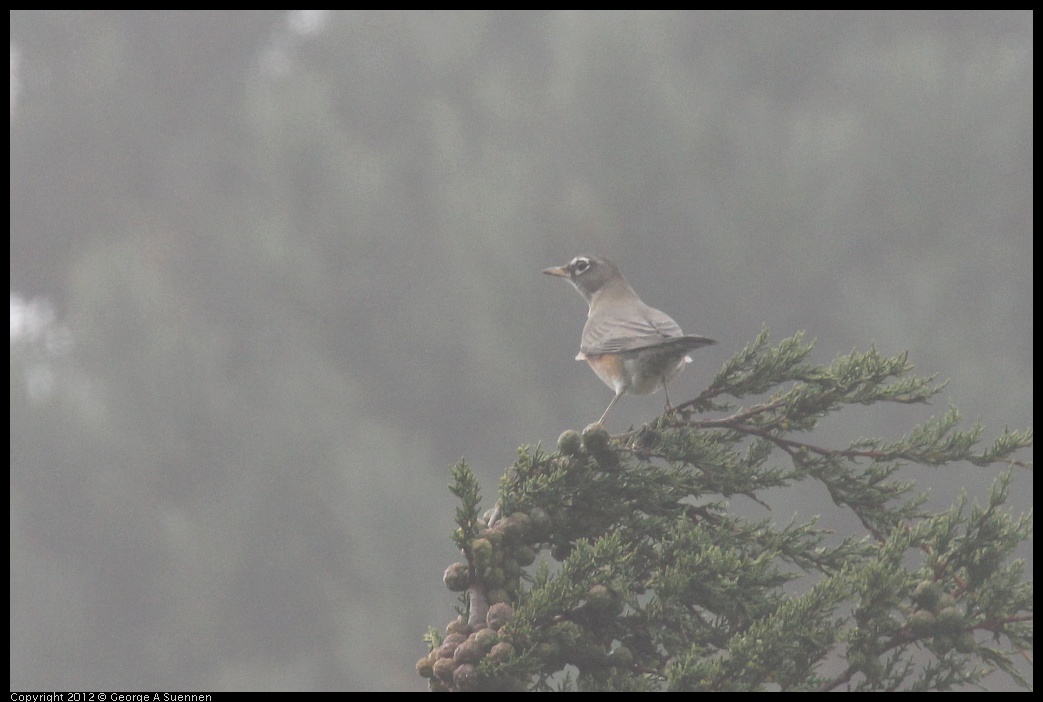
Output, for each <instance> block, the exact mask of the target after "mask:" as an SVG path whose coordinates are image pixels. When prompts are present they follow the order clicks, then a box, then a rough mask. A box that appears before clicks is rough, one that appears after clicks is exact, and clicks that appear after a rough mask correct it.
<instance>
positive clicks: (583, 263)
mask: <svg viewBox="0 0 1043 702" xmlns="http://www.w3.org/2000/svg"><path fill="white" fill-rule="evenodd" d="M572 267H573V268H574V269H575V270H576V272H577V273H583V272H584V271H586V270H587V269H588V268H590V261H589V260H588V259H586V258H577V259H576V260H575V261H573V262H572Z"/></svg>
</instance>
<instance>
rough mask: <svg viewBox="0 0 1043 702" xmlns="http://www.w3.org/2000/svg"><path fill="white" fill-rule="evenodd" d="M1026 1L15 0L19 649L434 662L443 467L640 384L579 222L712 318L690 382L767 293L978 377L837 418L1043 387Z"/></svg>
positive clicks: (592, 239)
mask: <svg viewBox="0 0 1043 702" xmlns="http://www.w3.org/2000/svg"><path fill="white" fill-rule="evenodd" d="M1032 19H1033V17H1032V14H1031V13H1028V12H1010V13H1007V12H985V13H962V12H961V13H902V14H881V13H853V12H845V13H836V14H834V13H797V12H790V13H782V14H775V13H766V12H764V13H753V14H746V13H682V14H672V13H665V14H661V13H634V14H630V13H626V14H623V13H604V14H602V13H597V14H595V13H498V12H475V13H451V14H447V13H421V12H413V13H383V12H368V13H356V12H334V13H323V12H318V11H306V12H305V11H298V12H249V13H223V12H201V13H167V12H28V11H16V12H13V13H12V14H11V680H10V684H11V687H12V689H79V690H92V689H103V690H127V689H153V688H155V689H159V688H167V689H182V690H184V689H203V690H206V689H210V690H221V689H256V690H261V689H358V690H379V689H401V690H418V689H423V688H424V687H425V685H424V681H422V680H421V679H420V678H419V677H417V676H416V673H415V671H414V668H413V665H414V663H415V661H416V659H417V658H418V657H419V656H421V655H422V654H423V653H425V652H426V648H425V647H424V645H423V643H422V642H421V635H422V634H423V632H424V631H425V630H426V628H427V627H428V625H434V626H437V627H442V626H444V625H445V623H446V622H447V621H448V620H449V619H450V618H451V616H452V615H453V612H452V606H453V604H454V602H455V597H454V596H453V595H452V594H450V593H449V592H447V591H446V590H445V588H444V587H443V586H442V583H441V576H442V571H443V569H444V568H445V567H446V566H447V565H448V564H449V563H451V562H453V561H454V560H456V559H457V553H456V552H455V550H454V549H453V547H452V543H451V541H450V539H449V533H450V531H451V529H452V528H453V523H452V518H453V509H454V506H455V504H454V501H453V499H452V497H451V496H450V495H449V493H448V491H447V490H446V488H445V486H446V484H447V482H448V480H449V466H450V465H451V464H453V463H455V462H456V461H458V460H459V459H460V458H461V457H466V459H467V460H468V462H469V463H470V464H471V465H472V466H473V468H474V469H475V471H476V473H477V474H478V475H479V477H480V479H481V481H482V486H483V494H484V495H485V506H491V504H492V501H493V499H494V494H495V491H496V487H497V480H498V478H499V476H500V475H501V474H502V473H503V471H504V469H505V468H506V467H507V466H508V465H509V464H510V463H511V462H512V461H513V459H514V456H515V455H516V450H517V447H518V446H519V445H522V444H532V445H535V444H536V443H537V442H542V444H543V446H544V447H548V448H553V445H554V441H555V440H556V438H557V436H558V434H559V433H560V432H561V431H562V430H564V429H566V428H575V429H580V428H582V427H583V426H584V425H586V424H587V423H589V422H591V421H594V420H596V419H597V417H598V416H600V414H601V412H602V410H603V409H604V408H605V406H606V405H607V404H608V401H609V399H610V398H611V394H612V393H611V391H610V390H609V389H608V388H607V387H605V386H604V385H603V384H602V383H601V382H600V381H599V380H598V379H597V378H596V377H595V376H594V374H593V373H592V372H591V371H590V369H589V368H587V366H586V365H585V364H581V363H577V362H576V361H574V360H573V356H574V355H575V354H576V351H577V349H578V345H579V335H580V330H581V328H582V325H583V321H584V318H585V314H586V306H585V304H584V303H583V301H582V299H581V298H580V297H579V296H578V295H577V294H576V292H575V291H574V290H573V289H572V288H571V287H570V286H568V285H567V284H565V283H564V282H562V281H561V280H555V279H551V278H548V277H547V276H543V275H540V271H541V270H542V269H543V268H546V267H547V266H551V265H560V264H563V263H566V262H567V261H569V260H570V259H571V258H572V257H573V256H575V255H577V254H579V253H597V254H602V255H605V256H608V257H610V258H612V259H614V260H615V261H617V262H618V263H619V265H620V267H621V268H622V270H623V272H624V273H625V274H626V275H627V277H628V279H629V281H630V283H631V284H632V285H633V287H634V288H635V289H636V290H637V291H638V293H639V294H640V295H641V296H642V298H643V299H644V300H645V301H646V302H648V303H649V304H651V305H653V306H655V307H659V308H661V309H663V310H665V311H666V312H667V313H668V314H670V315H671V316H672V317H674V318H675V319H676V320H677V321H678V323H679V324H680V325H681V326H682V328H683V329H684V330H685V331H686V332H688V333H692V334H701V335H705V336H710V337H713V338H715V339H717V340H718V341H719V345H718V346H715V347H712V348H709V349H703V350H699V351H698V352H697V353H696V354H695V357H696V359H695V363H693V364H691V365H690V366H689V367H688V371H687V372H686V373H685V374H683V375H682V376H680V377H679V378H678V379H677V380H675V381H674V383H673V384H672V385H671V397H672V399H674V401H675V402H681V401H684V400H685V399H689V398H690V397H692V396H694V394H696V393H697V392H698V390H699V389H700V388H702V387H704V386H705V385H706V383H707V382H708V381H709V379H710V378H711V377H712V376H713V374H714V373H716V372H717V370H718V369H719V368H720V366H721V363H723V362H724V360H725V359H727V358H728V357H729V356H731V355H732V354H733V353H735V352H736V351H737V350H738V349H740V348H741V347H742V346H744V345H746V344H748V343H750V342H751V341H752V339H753V338H754V336H755V335H756V334H757V333H758V332H759V331H760V330H761V328H762V326H764V325H767V326H768V327H769V328H770V330H771V332H772V335H773V338H774V339H775V340H776V341H777V340H779V339H781V338H783V337H785V336H789V335H791V334H793V333H794V332H796V331H798V330H802V329H803V330H806V331H807V334H808V336H809V337H810V338H815V339H817V346H816V349H815V352H814V354H813V360H815V361H817V362H828V361H829V360H831V359H832V358H834V357H835V356H836V355H838V354H841V353H847V352H849V351H851V350H852V349H855V348H857V349H860V350H865V349H867V348H868V347H869V345H870V344H872V343H875V344H876V346H877V348H878V349H879V350H880V351H882V352H884V353H887V354H894V353H898V352H900V351H902V350H908V351H909V353H910V359H911V361H912V362H913V363H914V364H915V365H916V367H917V372H918V373H921V374H935V373H936V374H938V375H939V378H940V379H949V380H950V381H951V384H950V386H949V388H948V389H947V390H946V391H945V393H944V394H943V395H942V396H941V397H940V398H938V399H937V400H936V401H935V402H934V404H933V405H932V406H930V407H924V406H919V407H897V408H883V407H872V408H864V409H861V408H855V409H853V410H851V411H845V412H844V417H843V418H841V419H838V420H837V421H836V422H835V423H833V424H832V425H831V427H827V428H831V429H832V430H833V431H834V432H836V434H837V435H838V436H843V437H844V438H843V440H847V439H849V438H853V437H855V436H861V435H876V436H890V437H891V438H896V437H897V436H898V435H899V434H900V433H902V432H905V431H907V430H908V429H909V427H910V426H911V425H912V423H914V422H922V421H924V420H926V419H927V418H928V417H929V416H931V415H932V414H940V413H941V412H943V411H944V410H945V408H946V407H947V405H948V404H950V403H951V404H954V405H956V406H957V407H959V408H960V409H961V411H962V412H963V413H964V415H965V417H966V420H967V421H966V422H965V425H964V428H969V427H970V425H971V424H972V423H973V422H976V421H981V422H983V423H984V424H985V425H986V435H985V436H986V438H987V439H991V438H993V437H995V436H996V435H998V434H999V433H1000V431H1001V430H1002V428H1003V427H1004V426H1005V425H1008V426H1010V427H1011V428H1012V429H1023V428H1025V427H1027V426H1029V425H1030V424H1031V423H1032V380H1033V366H1032V333H1033V323H1032V313H1033V308H1032V254H1033V251H1032V220H1033V208H1032V169H1033V158H1032V151H1033V133H1032V125H1033V111H1032V100H1033V71H1032V64H1033V31H1032ZM661 409H662V395H661V394H657V395H654V396H650V397H630V396H628V397H625V398H623V399H622V400H621V401H620V403H619V404H618V405H617V406H616V407H615V408H614V409H613V412H612V414H611V415H610V416H609V418H608V425H609V429H610V430H611V431H613V432H619V431H623V430H625V429H626V428H627V427H628V426H629V425H630V424H633V423H641V422H645V421H648V420H649V419H652V418H653V417H654V416H655V415H656V414H657V413H658V412H659V411H661ZM859 412H861V414H859ZM827 423H828V422H827ZM815 438H816V439H817V440H819V441H822V442H825V441H826V440H827V439H826V438H823V437H819V436H817V435H816V437H815ZM998 472H1000V469H999V468H997V469H990V470H981V469H975V468H972V467H969V466H957V467H952V468H945V469H936V470H919V471H917V470H916V469H910V472H909V473H908V474H907V475H911V476H912V477H914V478H915V479H917V480H919V481H921V483H922V484H923V485H925V486H930V487H931V489H932V491H933V494H934V495H935V499H934V500H933V502H932V505H933V506H935V507H938V508H940V507H944V506H947V505H949V504H950V503H951V501H952V499H953V498H954V497H955V496H956V495H957V494H958V492H959V491H960V490H961V489H963V490H966V491H967V493H968V494H969V495H970V496H972V497H977V498H979V499H981V498H982V497H983V496H984V494H985V491H986V489H987V486H988V485H989V484H990V483H991V482H992V480H993V479H994V477H995V475H996V474H997V473H998ZM1013 492H1014V493H1015V494H1014V500H1013V502H1012V507H1013V508H1014V509H1015V511H1018V512H1021V511H1025V510H1027V509H1029V508H1031V504H1032V476H1031V474H1029V473H1026V472H1024V471H1022V472H1020V473H1019V474H1018V476H1017V478H1016V482H1015V485H1014V490H1013ZM770 501H771V505H772V512H771V513H766V512H764V511H763V510H761V512H759V514H760V516H761V518H763V517H765V516H770V517H771V518H772V519H777V520H779V521H783V522H785V521H789V519H790V518H791V517H793V516H794V515H797V516H798V517H800V518H804V519H806V518H808V517H810V516H811V515H815V514H823V515H824V521H825V523H824V524H823V526H828V527H831V528H838V529H844V528H851V526H852V525H851V524H844V523H830V521H829V517H830V515H831V514H832V513H831V508H832V504H831V503H830V502H829V500H828V497H827V496H825V494H824V492H823V493H821V494H807V493H804V494H802V493H800V492H796V491H794V492H793V494H790V493H785V494H780V495H776V496H772V497H771V500H770ZM738 507H739V508H742V509H749V510H753V511H756V509H759V508H758V507H757V506H756V505H753V506H751V504H750V503H748V502H747V504H745V505H738ZM856 527H857V525H856ZM1026 555H1027V556H1028V555H1030V554H1029V553H1026Z"/></svg>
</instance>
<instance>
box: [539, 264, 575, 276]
mask: <svg viewBox="0 0 1043 702" xmlns="http://www.w3.org/2000/svg"><path fill="white" fill-rule="evenodd" d="M543 272H544V273H546V274H547V275H553V276H556V277H558V278H568V277H569V270H568V269H567V268H565V266H555V267H554V268H546V269H544V271H543Z"/></svg>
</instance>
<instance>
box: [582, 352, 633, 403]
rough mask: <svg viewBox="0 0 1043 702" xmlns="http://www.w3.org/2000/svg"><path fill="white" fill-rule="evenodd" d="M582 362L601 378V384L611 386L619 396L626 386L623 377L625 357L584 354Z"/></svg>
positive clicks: (605, 354) (613, 354)
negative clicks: (588, 365)
mask: <svg viewBox="0 0 1043 702" xmlns="http://www.w3.org/2000/svg"><path fill="white" fill-rule="evenodd" d="M581 360H585V361H586V362H587V363H588V364H590V367H591V368H592V369H593V370H594V372H595V373H597V375H598V377H599V378H601V382H603V383H604V384H605V385H607V386H609V387H610V388H612V389H613V390H615V391H616V393H617V394H618V393H619V391H620V390H621V389H622V388H624V387H625V386H626V380H625V378H624V377H623V357H622V356H621V355H619V354H615V353H603V354H598V355H588V354H584V355H583V358H582V359H581Z"/></svg>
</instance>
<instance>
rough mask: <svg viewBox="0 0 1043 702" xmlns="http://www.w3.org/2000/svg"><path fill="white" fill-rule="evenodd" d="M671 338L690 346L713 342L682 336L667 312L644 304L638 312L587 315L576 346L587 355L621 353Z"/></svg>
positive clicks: (701, 338)
mask: <svg viewBox="0 0 1043 702" xmlns="http://www.w3.org/2000/svg"><path fill="white" fill-rule="evenodd" d="M670 339H677V340H678V341H677V343H679V344H681V345H684V346H686V347H687V348H689V349H694V348H698V347H700V346H706V345H708V344H713V343H716V342H714V341H713V340H712V339H707V338H706V337H702V336H684V333H683V332H682V331H681V327H680V326H679V325H678V324H677V322H675V321H674V320H673V319H671V318H670V316H669V315H667V314H666V313H665V312H661V311H660V310H657V309H656V308H654V307H649V306H648V305H644V306H643V307H642V309H641V310H640V312H639V313H638V314H632V313H631V314H629V315H627V316H625V317H620V316H610V315H604V314H601V315H597V316H596V318H594V319H588V320H587V324H586V325H585V326H584V327H583V338H582V341H581V343H580V347H579V349H580V352H581V353H584V354H588V355H596V354H602V353H623V352H624V351H634V350H635V349H641V348H645V347H646V346H657V345H659V344H662V343H664V342H666V341H667V340H670ZM682 340H684V341H682Z"/></svg>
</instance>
